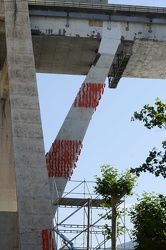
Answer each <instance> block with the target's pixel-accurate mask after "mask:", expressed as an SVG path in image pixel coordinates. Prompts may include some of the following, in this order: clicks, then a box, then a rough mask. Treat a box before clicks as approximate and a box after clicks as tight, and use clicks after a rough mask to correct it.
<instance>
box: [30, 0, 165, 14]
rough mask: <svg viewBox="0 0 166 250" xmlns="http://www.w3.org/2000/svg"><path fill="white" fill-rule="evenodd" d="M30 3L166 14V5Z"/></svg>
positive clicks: (48, 0)
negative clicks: (165, 6)
mask: <svg viewBox="0 0 166 250" xmlns="http://www.w3.org/2000/svg"><path fill="white" fill-rule="evenodd" d="M28 4H29V5H33V6H34V5H35V6H52V7H70V8H82V9H94V10H95V9H96V10H110V11H115V10H116V11H122V12H141V13H152V14H153V13H154V14H166V8H164V7H148V6H147V7H146V6H134V5H121V4H93V3H79V2H67V1H66V2H59V1H54V0H28Z"/></svg>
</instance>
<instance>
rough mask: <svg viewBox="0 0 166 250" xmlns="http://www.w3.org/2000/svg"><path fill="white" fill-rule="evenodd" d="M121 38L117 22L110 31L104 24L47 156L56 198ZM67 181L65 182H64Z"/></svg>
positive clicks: (73, 163)
mask: <svg viewBox="0 0 166 250" xmlns="http://www.w3.org/2000/svg"><path fill="white" fill-rule="evenodd" d="M120 39H121V29H120V26H119V24H116V25H115V26H113V27H112V29H111V30H109V29H108V28H107V27H103V36H102V39H101V43H100V46H99V49H98V53H97V55H96V58H95V60H94V62H93V65H92V66H91V68H90V70H89V72H88V74H87V76H86V78H85V81H84V83H83V84H82V86H81V88H80V90H79V92H78V94H77V96H76V98H75V100H74V102H73V105H72V106H71V108H70V110H69V112H68V114H67V116H66V119H65V121H64V123H63V125H62V127H61V129H60V131H59V133H58V135H57V137H56V139H55V141H54V142H53V144H52V147H51V149H50V151H49V152H48V153H47V155H46V161H47V169H48V173H49V177H50V183H51V182H52V180H54V177H55V180H54V181H57V178H59V181H58V185H56V187H57V189H58V188H59V190H57V189H54V190H53V188H52V187H53V186H54V185H53V184H51V188H50V189H51V192H54V193H55V195H54V194H52V197H54V199H55V200H57V199H58V198H59V196H60V194H62V190H64V188H65V185H66V183H67V180H68V179H70V178H71V176H72V173H73V169H74V168H75V166H76V165H75V163H76V162H77V159H78V156H79V154H80V151H81V147H82V141H83V138H84V136H85V133H86V130H87V128H88V125H89V122H90V120H91V117H92V115H93V113H94V111H95V110H96V108H97V106H98V104H99V101H100V98H101V96H102V94H103V91H104V87H105V84H104V82H105V79H106V77H107V75H108V72H109V70H110V66H111V64H112V62H113V59H114V56H115V54H116V51H117V49H118V46H119V44H120ZM65 180H66V181H65Z"/></svg>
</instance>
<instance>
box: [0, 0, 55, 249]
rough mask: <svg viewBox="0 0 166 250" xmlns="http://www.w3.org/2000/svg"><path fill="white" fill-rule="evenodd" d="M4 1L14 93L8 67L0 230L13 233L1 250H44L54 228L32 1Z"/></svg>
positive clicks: (0, 110) (1, 108)
mask: <svg viewBox="0 0 166 250" xmlns="http://www.w3.org/2000/svg"><path fill="white" fill-rule="evenodd" d="M4 5H5V24H6V27H5V28H6V47H7V69H8V82H9V97H8V98H7V95H4V93H6V91H7V88H6V79H7V77H6V70H5V69H6V66H4V70H3V71H2V74H1V101H0V117H1V119H0V122H1V126H0V139H1V140H0V171H1V172H0V173H1V174H0V177H1V180H0V194H1V197H0V198H1V199H0V211H2V212H0V220H1V227H0V229H1V232H0V235H1V236H2V235H3V232H4V234H6V235H8V237H4V238H3V240H0V249H5V250H11V249H21V250H33V249H34V250H39V249H40V250H41V249H42V231H43V230H50V229H51V228H52V212H51V197H50V191H49V183H48V175H47V170H46V164H45V154H44V145H43V135H42V128H41V118H40V111H39V103H38V93H37V86H36V75H35V66H34V57H33V48H32V41H31V34H30V22H29V15H28V4H27V2H26V1H19V2H17V3H14V1H13V2H11V1H7V0H6V1H5V2H4ZM6 217H8V219H7V220H6ZM2 225H3V226H2ZM17 236H18V237H17ZM18 239H19V240H18ZM9 242H10V243H9Z"/></svg>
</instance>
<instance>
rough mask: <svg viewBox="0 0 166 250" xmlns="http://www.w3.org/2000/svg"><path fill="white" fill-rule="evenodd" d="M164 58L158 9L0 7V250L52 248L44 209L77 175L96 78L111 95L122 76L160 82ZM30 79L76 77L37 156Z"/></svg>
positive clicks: (162, 12)
mask: <svg viewBox="0 0 166 250" xmlns="http://www.w3.org/2000/svg"><path fill="white" fill-rule="evenodd" d="M165 58H166V8H155V7H143V6H128V5H112V4H108V3H107V2H104V1H99V2H98V1H88V2H86V3H85V2H84V1H80V2H66V1H47V0H45V1H40V0H39V1H38V0H36V1H35V0H29V1H23V0H12V1H9V0H4V1H3V0H2V1H1V2H0V249H2V250H3V249H5V250H11V249H15V250H16V249H19V250H20V249H21V250H38V249H43V250H48V249H54V242H53V239H52V228H53V225H52V218H53V212H52V211H53V209H52V204H53V203H54V201H55V199H57V198H58V197H61V195H62V193H63V191H64V188H65V185H66V183H67V181H68V180H69V179H70V178H71V176H72V173H73V170H74V168H75V167H76V162H77V160H78V157H79V154H80V152H81V147H82V143H83V139H84V136H85V133H86V130H87V128H88V124H89V122H90V120H91V117H92V115H93V113H94V111H95V110H96V108H97V106H98V105H99V102H100V99H101V97H102V94H103V92H104V88H105V79H106V78H107V77H108V78H109V87H110V88H116V87H117V84H118V83H119V80H120V79H121V77H140V78H162V79H165V78H166V71H165ZM36 72H43V73H60V74H77V75H85V80H84V82H83V84H82V87H81V88H80V90H79V92H78V94H77V96H76V98H75V100H73V104H72V105H71V108H70V110H69V112H68V114H67V116H66V119H65V120H64V123H63V125H62V127H61V128H60V130H59V133H58V134H57V136H55V141H54V142H53V144H52V146H51V148H50V150H49V152H48V153H47V154H46V156H45V153H44V145H43V135H42V128H41V119H40V109H39V102H38V93H37V86H36ZM48 129H49V128H48ZM55 188H56V189H57V192H55V190H54V189H55ZM50 191H51V194H50ZM51 197H52V198H51Z"/></svg>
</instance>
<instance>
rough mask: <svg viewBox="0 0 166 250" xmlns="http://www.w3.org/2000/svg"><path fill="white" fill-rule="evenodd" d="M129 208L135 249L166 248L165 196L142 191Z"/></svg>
mask: <svg viewBox="0 0 166 250" xmlns="http://www.w3.org/2000/svg"><path fill="white" fill-rule="evenodd" d="M137 200H138V203H137V204H135V205H134V206H133V207H132V208H131V209H130V212H129V214H130V216H131V222H132V223H133V224H134V229H133V231H132V235H133V240H134V242H136V243H137V246H136V247H135V249H136V250H143V249H144V250H149V249H152V250H153V249H154V250H156V249H160V250H161V249H162V250H164V249H166V197H165V196H163V195H162V194H155V193H150V194H148V193H146V192H145V193H144V194H143V197H142V198H138V199H137Z"/></svg>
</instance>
